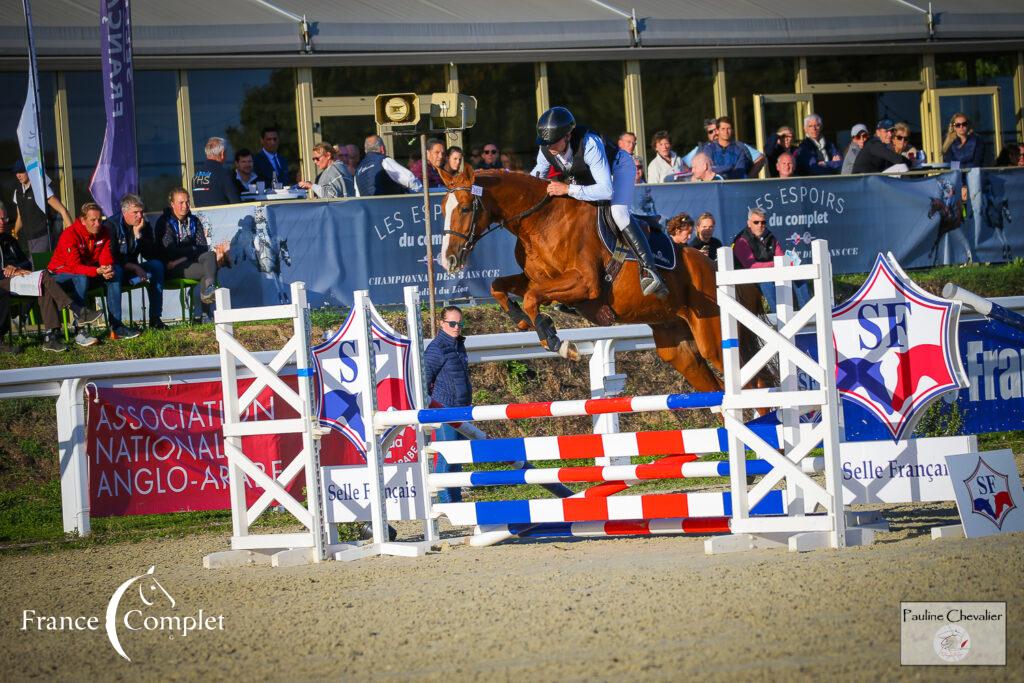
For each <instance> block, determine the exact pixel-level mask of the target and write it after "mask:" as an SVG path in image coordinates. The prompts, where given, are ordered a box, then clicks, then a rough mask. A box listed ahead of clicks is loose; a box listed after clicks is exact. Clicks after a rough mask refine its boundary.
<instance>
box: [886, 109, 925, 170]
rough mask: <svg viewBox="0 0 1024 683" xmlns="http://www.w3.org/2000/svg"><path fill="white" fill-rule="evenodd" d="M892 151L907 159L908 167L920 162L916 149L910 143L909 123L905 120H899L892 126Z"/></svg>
mask: <svg viewBox="0 0 1024 683" xmlns="http://www.w3.org/2000/svg"><path fill="white" fill-rule="evenodd" d="M892 151H894V152H896V153H897V154H899V155H900V156H902V157H903V158H905V159H906V160H907V161H906V163H907V167H908V168H913V167H915V166H917V165H918V164H919V163H920V162H919V159H918V154H917V150H916V149H915V148H914V146H913V145H912V144H910V125H909V124H907V123H906V122H905V121H900V122H899V123H897V124H896V125H895V126H893V128H892Z"/></svg>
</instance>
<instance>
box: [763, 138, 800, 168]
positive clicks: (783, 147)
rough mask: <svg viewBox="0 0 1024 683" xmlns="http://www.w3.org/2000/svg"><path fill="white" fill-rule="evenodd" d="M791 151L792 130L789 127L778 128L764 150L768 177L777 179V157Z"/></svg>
mask: <svg viewBox="0 0 1024 683" xmlns="http://www.w3.org/2000/svg"><path fill="white" fill-rule="evenodd" d="M793 151H794V149H793V129H792V128H790V127H789V126H779V129H778V130H776V131H775V132H774V133H772V135H771V136H770V137H769V138H768V144H767V145H766V146H765V148H764V156H765V160H766V161H767V167H768V176H769V177H771V178H777V177H778V176H779V172H778V171H777V170H776V169H775V163H776V162H777V161H778V160H779V155H780V154H783V153H786V152H789V153H792V152H793Z"/></svg>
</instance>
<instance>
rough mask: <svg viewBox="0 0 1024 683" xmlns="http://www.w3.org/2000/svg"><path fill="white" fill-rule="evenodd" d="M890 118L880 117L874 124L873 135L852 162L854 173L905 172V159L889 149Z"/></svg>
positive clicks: (892, 125) (891, 125)
mask: <svg viewBox="0 0 1024 683" xmlns="http://www.w3.org/2000/svg"><path fill="white" fill-rule="evenodd" d="M895 125H896V124H894V123H893V122H892V119H882V120H881V121H879V122H878V125H876V126H875V136H874V137H873V138H871V139H869V140H868V141H867V142H865V143H864V148H863V149H861V151H860V152H859V153H858V154H857V159H856V160H855V161H854V162H853V172H854V173H906V172H907V170H908V169H907V159H906V157H904V156H903V155H901V154H897V153H896V152H894V151H892V149H890V147H889V144H890V143H891V142H892V130H893V128H894V127H895Z"/></svg>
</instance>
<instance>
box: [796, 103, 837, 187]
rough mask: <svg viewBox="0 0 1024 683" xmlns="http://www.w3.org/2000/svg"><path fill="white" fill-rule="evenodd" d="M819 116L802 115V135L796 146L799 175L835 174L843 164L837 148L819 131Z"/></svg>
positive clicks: (797, 172) (797, 171)
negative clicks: (803, 136) (802, 137)
mask: <svg viewBox="0 0 1024 683" xmlns="http://www.w3.org/2000/svg"><path fill="white" fill-rule="evenodd" d="M821 127H822V126H821V117H820V116H818V115H817V114H810V115H809V116H805V117H804V135H806V137H805V138H804V139H803V140H801V141H800V146H799V147H797V148H796V174H797V175H799V176H814V175H836V174H837V173H839V169H840V168H841V167H842V165H843V157H842V156H840V155H839V149H838V148H837V147H836V146H835V145H834V144H832V143H831V142H829V141H828V140H826V139H825V136H824V135H823V134H822V132H821Z"/></svg>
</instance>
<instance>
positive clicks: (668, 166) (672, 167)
mask: <svg viewBox="0 0 1024 683" xmlns="http://www.w3.org/2000/svg"><path fill="white" fill-rule="evenodd" d="M668 154H669V160H668V161H666V160H665V159H663V158H662V156H661V155H660V154H655V155H654V158H653V159H651V163H649V164H647V182H649V183H663V182H665V180H666V179H668V178H669V177H670V176H674V175H675V174H676V173H682V172H683V158H682V157H681V156H679V155H678V154H676V153H675V152H673V151H669V153H668Z"/></svg>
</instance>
